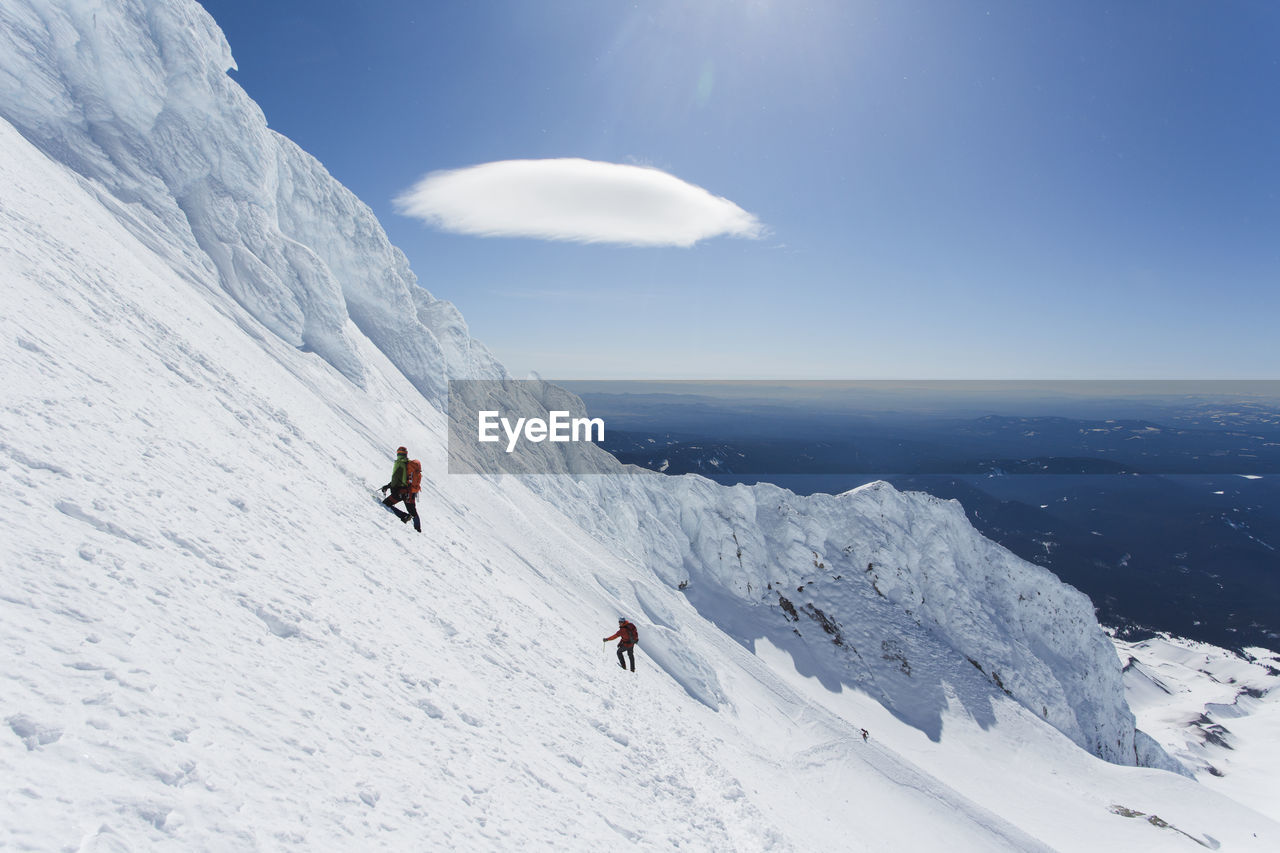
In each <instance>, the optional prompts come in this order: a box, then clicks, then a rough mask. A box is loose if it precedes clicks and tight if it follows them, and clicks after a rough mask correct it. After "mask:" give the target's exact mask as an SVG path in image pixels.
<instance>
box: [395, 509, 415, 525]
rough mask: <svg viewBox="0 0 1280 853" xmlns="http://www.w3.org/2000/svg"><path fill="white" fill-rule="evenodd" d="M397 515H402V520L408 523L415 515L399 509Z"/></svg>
mask: <svg viewBox="0 0 1280 853" xmlns="http://www.w3.org/2000/svg"><path fill="white" fill-rule="evenodd" d="M396 515H398V516H400V520H401V521H402V522H404V523H405V524H408V523H409V519H411V518H413V516H411V515H409V513H407V512H400V511H399V510H397V511H396Z"/></svg>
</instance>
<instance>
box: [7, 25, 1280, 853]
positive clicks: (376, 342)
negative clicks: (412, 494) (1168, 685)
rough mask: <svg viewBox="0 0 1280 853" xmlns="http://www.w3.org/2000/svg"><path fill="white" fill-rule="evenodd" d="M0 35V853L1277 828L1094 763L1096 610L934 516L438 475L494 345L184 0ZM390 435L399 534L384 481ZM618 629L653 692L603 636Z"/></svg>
mask: <svg viewBox="0 0 1280 853" xmlns="http://www.w3.org/2000/svg"><path fill="white" fill-rule="evenodd" d="M0 25H2V26H0V115H2V116H3V118H4V121H3V122H0V192H3V196H2V197H0V202H2V204H0V276H2V278H3V284H4V291H3V292H4V294H5V310H4V312H3V316H2V317H0V365H3V371H4V377H5V382H4V387H5V391H4V396H3V400H2V406H0V512H2V513H3V516H4V518H5V519H6V526H5V536H4V539H3V542H2V543H0V549H2V550H0V554H2V555H3V561H4V562H3V565H4V566H5V580H6V583H5V584H4V585H3V590H2V591H0V642H3V647H4V649H5V651H6V654H5V656H4V658H3V659H2V663H0V666H2V668H0V685H3V689H2V690H0V720H2V721H3V722H4V723H5V726H6V727H7V729H8V733H7V734H5V733H4V730H3V729H0V735H3V736H0V769H2V772H3V774H4V778H6V779H7V780H10V784H9V785H7V786H6V788H5V791H4V799H3V806H0V809H3V820H0V825H2V826H3V835H0V843H4V844H7V845H11V846H13V847H14V848H16V849H51V848H63V847H74V846H76V845H79V848H80V849H86V850H91V849H104V850H106V849H132V848H152V847H168V848H173V849H190V848H193V847H196V848H232V849H243V848H247V849H253V848H267V849H279V848H290V849H316V848H321V849H330V848H332V849H351V848H352V847H361V848H363V847H368V846H383V847H391V848H400V849H405V848H407V849H422V848H424V847H428V846H433V845H439V846H443V845H446V844H447V845H450V846H453V847H460V848H465V849H509V848H512V847H515V846H516V845H530V844H532V845H534V846H536V847H539V848H548V847H554V848H557V849H586V848H588V847H593V846H595V845H597V844H600V843H619V842H621V843H623V844H625V845H629V846H634V847H640V848H658V847H676V846H678V847H687V848H692V849H739V850H758V849H810V848H812V847H815V846H819V845H821V846H825V847H830V848H836V849H872V850H882V849H938V848H943V847H945V848H946V849H962V850H963V849H973V850H989V849H1038V848H1039V847H1041V846H1042V845H1043V846H1049V847H1054V848H1058V849H1098V847H1099V845H1104V846H1107V845H1110V846H1112V847H1113V849H1166V848H1165V847H1164V845H1168V844H1169V843H1170V840H1169V839H1170V838H1171V837H1175V833H1176V832H1182V833H1184V834H1185V835H1186V836H1191V837H1193V838H1194V839H1195V840H1197V841H1199V842H1200V843H1203V844H1206V845H1208V846H1211V847H1212V846H1215V845H1221V846H1224V847H1231V848H1233V849H1269V848H1272V847H1274V846H1275V844H1276V842H1277V840H1278V839H1280V836H1278V835H1277V826H1276V824H1275V823H1273V822H1272V821H1271V820H1270V819H1268V818H1264V817H1262V816H1261V815H1259V814H1258V813H1257V812H1254V811H1252V810H1251V809H1249V808H1246V807H1244V806H1241V805H1238V804H1237V803H1236V802H1235V801H1233V800H1231V799H1229V798H1227V797H1225V796H1222V795H1219V794H1215V793H1213V792H1209V791H1205V790H1204V789H1203V788H1202V787H1201V786H1198V785H1196V784H1195V783H1194V782H1192V781H1190V780H1188V779H1186V778H1183V777H1181V776H1179V775H1176V774H1173V773H1168V772H1164V771H1161V770H1151V769H1141V768H1135V767H1123V766H1118V765H1119V764H1134V763H1146V764H1155V765H1157V766H1158V765H1160V764H1162V763H1167V758H1166V757H1165V756H1164V755H1163V753H1161V752H1160V751H1159V749H1158V748H1155V747H1154V745H1153V744H1151V743H1149V742H1148V741H1146V740H1145V739H1144V738H1143V736H1141V734H1140V733H1137V732H1135V729H1134V725H1133V717H1132V715H1131V714H1130V712H1129V710H1128V707H1127V706H1126V704H1125V702H1124V698H1123V692H1122V684H1121V676H1120V666H1119V663H1118V661H1117V660H1116V657H1115V653H1114V649H1113V647H1112V646H1111V645H1110V644H1109V642H1108V641H1107V638H1106V637H1105V635H1103V634H1102V632H1101V631H1100V629H1099V628H1098V627H1097V625H1096V623H1095V622H1094V621H1093V618H1092V611H1091V608H1090V607H1089V605H1088V601H1087V599H1085V598H1084V597H1083V596H1081V595H1079V593H1076V592H1075V591H1074V590H1071V589H1070V588H1068V587H1066V586H1064V585H1062V584H1060V583H1058V582H1057V581H1056V580H1055V579H1053V578H1052V577H1051V576H1050V575H1048V574H1047V573H1045V572H1043V571H1042V570H1040V569H1038V568H1036V567H1033V566H1030V565H1028V564H1026V563H1022V562H1020V561H1018V560H1017V559H1016V558H1014V557H1012V555H1009V554H1008V553H1007V552H1004V551H1003V550H1001V549H999V548H997V547H996V546H994V545H993V544H991V543H989V542H987V541H986V540H983V539H981V537H979V536H978V535H977V534H976V533H975V532H974V531H973V530H972V528H971V527H970V526H969V525H968V524H967V522H965V520H964V517H963V513H962V512H960V511H959V508H958V507H957V506H955V505H954V504H947V503H944V502H939V501H935V500H933V499H931V498H929V497H927V496H923V495H910V494H900V493H897V492H895V491H893V490H892V489H891V488H889V487H887V486H885V485H883V484H879V485H876V486H873V487H868V488H865V489H862V490H859V491H857V492H854V493H850V494H847V495H842V496H838V497H830V496H816V497H813V498H798V497H796V496H794V495H791V494H789V493H786V492H783V491H782V490H778V489H773V488H770V487H767V486H761V487H755V488H751V489H748V488H745V487H739V488H735V489H723V488H720V487H717V486H714V485H713V484H711V483H708V482H707V481H704V480H700V479H698V478H694V477H685V478H664V477H660V476H657V475H640V474H634V473H632V474H623V473H622V472H621V471H620V470H618V468H617V466H616V465H615V464H614V463H612V461H611V460H610V459H608V458H607V457H603V455H601V456H600V457H599V458H596V459H589V460H588V461H587V462H586V463H585V464H586V465H587V466H588V467H589V468H591V469H592V470H594V471H596V472H597V473H596V474H594V475H592V476H582V477H572V476H564V475H562V476H544V477H529V478H511V477H501V478H500V477H458V476H446V475H445V474H444V473H443V472H444V470H445V459H444V450H443V446H444V437H445V433H446V427H445V424H444V418H443V415H442V414H441V411H440V406H441V404H442V395H443V389H444V385H445V379H446V377H457V376H470V377H501V376H502V375H503V374H502V369H501V367H500V366H499V365H497V364H496V363H495V362H494V361H493V359H492V358H491V357H490V356H489V355H488V354H487V352H486V351H485V350H484V348H483V347H482V346H480V345H478V344H476V343H475V342H474V341H472V340H471V339H470V338H469V336H468V335H467V333H466V328H465V325H464V324H463V323H462V321H461V318H460V317H459V316H458V315H457V312H456V311H455V310H453V309H452V307H451V306H449V305H448V304H447V303H443V302H439V301H436V300H434V299H432V298H431V297H430V296H429V295H427V294H426V292H425V291H423V290H421V288H417V287H416V284H415V283H414V280H413V277H412V274H411V273H410V272H409V271H408V269H407V266H406V265H405V263H404V259H403V257H402V256H401V255H400V254H399V253H398V252H397V251H396V250H394V249H393V248H392V247H390V245H389V244H388V243H387V241H386V238H385V235H383V233H382V231H381V229H380V227H378V225H377V223H376V221H375V220H374V218H373V217H372V215H371V214H370V213H369V211H368V210H367V208H365V207H364V206H363V205H362V204H360V203H359V202H358V200H356V199H354V197H352V196H351V195H350V193H348V192H347V191H346V190H344V189H343V188H342V187H341V186H340V185H338V184H337V183H336V182H334V181H332V179H330V178H329V177H328V176H327V175H326V174H325V173H324V171H323V169H322V167H320V165H319V164H317V163H315V162H314V160H312V159H311V158H309V157H308V156H307V155H305V154H304V153H303V152H301V151H299V150H298V149H297V148H296V147H295V146H293V145H292V144H291V143H289V142H288V141H287V140H284V139H282V138H281V137H279V136H278V135H276V134H273V133H271V132H270V131H269V130H267V129H266V125H265V121H264V120H263V118H262V116H261V114H260V112H259V111H258V110H257V108H256V106H254V105H253V104H252V102H251V101H249V100H248V99H247V97H245V96H244V94H243V92H241V91H240V90H239V89H238V87H236V86H235V85H234V83H232V82H231V81H230V80H229V79H228V78H227V77H226V75H225V70H226V69H227V68H228V67H229V66H230V53H229V51H228V49H227V46H226V44H225V42H224V41H223V39H222V36H221V34H220V33H219V32H218V31H217V29H216V26H214V25H213V23H212V21H210V20H209V19H208V17H207V16H206V15H205V14H204V12H203V11H202V10H201V9H200V8H199V7H198V6H196V5H195V4H194V3H185V2H168V3H160V2H142V0H134V1H133V2H123V0H122V2H96V0H67V2H61V3H35V2H30V3H29V2H13V3H9V4H6V6H5V7H4V8H3V9H0ZM555 393H557V392H554V391H553V390H551V389H548V390H547V391H546V394H548V395H554V394H555ZM400 443H405V444H407V445H408V446H409V447H410V448H411V450H412V451H413V453H414V455H415V456H419V457H421V458H422V459H423V461H424V465H425V468H426V470H427V471H428V474H429V476H428V478H427V485H426V491H425V492H424V495H423V497H422V499H421V500H420V504H419V506H420V512H421V513H422V515H423V518H424V523H425V528H426V531H427V532H426V533H425V534H424V535H422V536H418V535H416V534H414V533H413V532H412V531H410V530H408V529H407V528H404V527H402V526H400V525H399V524H398V523H397V522H396V521H395V519H394V518H393V517H392V516H390V515H388V514H386V513H385V512H384V511H383V510H382V509H380V508H379V507H378V506H377V505H376V504H375V503H374V502H373V501H372V500H370V498H371V497H372V495H373V489H374V488H375V487H376V486H377V485H378V484H380V483H381V482H383V481H384V480H385V477H386V470H387V464H388V462H389V459H390V453H389V450H390V448H394V447H395V446H396V445H397V444H400ZM580 463H581V460H576V461H570V460H556V459H551V460H548V467H549V468H551V469H555V468H556V466H557V465H559V466H560V468H564V467H567V466H569V465H570V464H574V465H577V464H580ZM682 581H688V582H689V584H688V587H687V590H686V591H684V592H682V591H680V590H679V589H678V588H677V587H678V584H679V583H680V582H682ZM619 611H625V612H626V613H628V614H629V615H631V616H632V617H633V618H636V619H637V620H638V621H639V623H640V626H641V632H642V643H641V649H642V654H641V656H640V657H641V663H640V667H641V671H640V672H639V673H638V674H637V676H636V677H635V678H632V676H631V675H630V674H623V673H620V672H619V671H618V670H617V668H616V666H615V665H614V664H613V663H612V662H611V660H610V656H609V655H608V654H606V653H604V650H603V649H598V648H596V640H597V638H598V637H601V636H604V635H605V634H607V633H612V631H613V623H614V620H615V619H616V616H617V614H618V612H619ZM863 727H867V728H869V729H871V732H872V737H871V738H870V740H868V741H866V742H864V741H863V739H862V738H861V736H860V733H859V730H860V729H861V728H863ZM1080 747H1084V748H1083V749H1081V748H1080ZM1095 756H1100V757H1101V758H1102V759H1107V761H1103V760H1100V758H1099V757H1095ZM1108 761H1110V762H1115V763H1107V762H1108ZM1010 767H1015V768H1017V772H1015V773H1011V772H1010ZM1117 808H1119V809H1120V811H1117ZM1139 811H1141V812H1142V813H1143V814H1144V815H1145V814H1151V813H1154V812H1157V811H1158V813H1159V814H1160V817H1161V818H1162V820H1163V821H1164V822H1167V823H1170V824H1173V825H1174V826H1176V827H1177V830H1173V829H1169V828H1167V827H1163V826H1159V825H1156V824H1154V823H1151V822H1148V821H1144V820H1135V819H1134V818H1133V817H1132V816H1131V814H1133V813H1136V812H1139ZM1180 840H1185V839H1180ZM1187 843H1190V841H1187Z"/></svg>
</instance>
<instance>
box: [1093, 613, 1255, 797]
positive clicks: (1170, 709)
mask: <svg viewBox="0 0 1280 853" xmlns="http://www.w3.org/2000/svg"><path fill="white" fill-rule="evenodd" d="M1116 648H1117V650H1118V651H1119V653H1120V658H1121V661H1122V662H1123V663H1124V665H1125V669H1124V680H1125V687H1126V693H1127V695H1128V696H1129V701H1130V704H1131V705H1132V706H1133V709H1134V713H1135V714H1137V716H1138V719H1139V720H1140V721H1141V722H1142V725H1143V727H1144V729H1146V731H1149V732H1150V733H1151V734H1152V736H1153V737H1155V738H1157V739H1158V740H1159V741H1160V743H1161V745H1162V746H1164V748H1165V749H1166V750H1168V752H1169V753H1170V754H1171V755H1175V756H1177V757H1178V758H1179V759H1180V760H1181V761H1182V762H1183V763H1184V764H1185V766H1187V767H1190V768H1192V769H1193V770H1194V771H1195V775H1196V779H1198V780H1199V781H1200V782H1201V783H1203V784H1204V786H1205V787H1206V788H1209V789H1211V790H1216V791H1221V792H1222V793H1224V794H1227V795H1228V796H1230V797H1232V798H1233V799H1235V800H1238V801H1239V802H1242V803H1245V804H1246V805H1248V806H1251V807H1252V808H1255V809H1257V810H1258V811H1260V812H1262V813H1263V814H1265V815H1267V816H1268V817H1271V818H1272V819H1275V820H1280V775H1277V773H1276V767H1277V766H1278V765H1280V690H1277V689H1276V688H1277V687H1280V655H1277V654H1276V653H1275V652H1272V651H1269V650H1267V649H1259V648H1251V649H1245V650H1244V651H1243V653H1235V652H1230V651H1227V650H1225V649H1219V648H1216V647H1214V646H1210V645H1206V644H1204V643H1198V642H1195V641H1193V640H1186V639H1181V638H1177V637H1169V636H1161V637H1156V638H1153V639H1150V640H1146V641H1144V642H1141V643H1128V642H1123V641H1120V640H1117V641H1116Z"/></svg>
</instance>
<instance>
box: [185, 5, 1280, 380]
mask: <svg viewBox="0 0 1280 853" xmlns="http://www.w3.org/2000/svg"><path fill="white" fill-rule="evenodd" d="M204 6H205V7H206V8H207V9H208V10H209V11H210V12H211V14H212V15H213V16H214V18H215V20H217V21H218V23H219V25H220V26H221V27H222V28H223V30H224V31H225V32H226V34H227V38H228V40H229V41H230V43H231V48H232V52H233V54H234V56H235V58H236V62H237V64H238V66H239V68H238V70H237V71H235V72H233V76H234V77H235V79H236V80H237V81H239V83H240V84H241V85H242V86H243V87H244V88H245V89H246V90H247V91H248V93H249V94H250V95H251V96H252V97H253V98H254V99H255V100H257V101H258V103H259V104H260V105H261V106H262V108H263V111H264V112H265V113H266V115H267V119H268V122H269V123H270V125H271V126H272V127H273V128H275V129H276V130H278V131H279V132H281V133H283V134H285V135H286V136H289V137H290V138H292V139H293V140H294V141H296V142H297V143H298V144H300V145H301V146H302V147H303V148H305V149H306V150H308V151H309V152H311V153H312V154H314V155H315V156H316V157H317V158H319V160H320V161H321V162H322V163H324V165H325V166H326V167H327V168H328V169H329V171H330V172H332V173H333V175H334V176H335V177H337V178H338V179H339V180H340V181H342V182H343V183H344V184H346V185H347V186H348V187H350V188H351V189H352V190H353V191H354V192H355V193H356V194H357V195H359V196H360V197H361V198H362V199H363V200H364V201H365V202H366V203H368V204H369V205H370V206H371V207H372V208H373V209H374V211H375V212H376V213H377V214H378V216H379V218H380V219H381V221H382V223H383V225H384V226H385V227H386V229H387V231H388V233H389V235H390V236H391V239H392V241H393V242H394V243H395V244H396V245H397V246H399V247H400V248H401V249H403V250H404V252H405V253H406V255H408V257H409V260H410V263H411V264H412V266H413V269H414V271H415V272H416V273H417V275H418V277H419V280H420V282H421V283H422V285H423V286H424V287H426V288H427V289H428V290H430V291H431V292H432V293H433V294H434V295H436V296H438V297H441V298H445V299H449V300H451V301H453V302H454V303H456V304H457V305H458V306H459V308H460V309H461V310H462V312H463V314H464V316H465V317H466V318H467V320H468V323H469V324H470V326H471V331H472V333H473V334H474V335H475V336H476V337H478V338H479V339H481V340H482V341H484V342H485V343H486V344H488V345H489V346H490V347H491V348H493V350H494V351H495V352H496V353H497V354H498V355H499V357H500V358H501V359H502V360H503V361H504V362H505V363H506V364H507V365H508V367H509V368H510V369H511V370H512V371H513V372H514V373H516V374H517V375H519V374H521V373H523V372H525V371H528V370H537V371H538V372H539V373H541V374H542V375H544V376H547V377H550V378H779V377H787V378H804V379H818V378H894V379H902V378H917V379H923V378H1001V379H1003V378H1093V379H1097V378H1103V379H1111V378H1277V377H1280V344H1277V343H1276V341H1275V338H1276V335H1275V328H1274V327H1275V325H1276V318H1277V317H1280V295H1278V294H1277V290H1280V52H1277V51H1276V50H1275V45H1276V43H1277V39H1278V38H1280V4H1275V3H1272V2H1269V0H1253V2H1249V0H1236V2H1224V3H1213V4H1209V3H1203V2H1192V0H1146V2H1143V0H1135V2H1125V3H1101V2H1084V3H1065V2H1063V3H1057V4H1048V3H1025V2H1012V1H1010V2H992V3H968V2H957V3H940V2H912V0H894V2H889V0H886V1H885V2H856V0H831V2H806V0H732V2H731V0H704V1H703V2H698V0H679V2H663V0H655V2H632V3H620V2H612V0H573V2H568V0H561V1H559V2H558V1H557V0H547V2H474V3H452V2H439V3H423V2H408V0H370V2H365V3H360V4H354V3H349V2H333V0H307V2H295V0H273V2H270V3H261V2H238V1H235V2H233V0H206V2H204ZM542 158H584V159H587V160H594V161H603V162H608V163H618V164H629V165H641V166H650V167H655V168H657V169H661V170H663V171H665V172H667V173H669V174H670V175H673V176H675V177H676V178H679V179H680V180H681V181H684V182H687V183H688V184H691V185H694V186H695V187H701V188H703V189H705V190H706V191H707V192H709V193H711V194H712V195H714V196H719V197H722V198H724V199H727V200H728V201H730V202H732V203H733V204H734V205H736V206H738V207H739V208H741V209H742V211H745V212H746V213H748V214H750V215H751V216H753V217H754V218H755V220H756V221H757V222H758V223H759V224H761V225H762V228H761V229H760V230H759V233H758V234H757V236H754V237H733V236H722V237H714V238H710V239H706V240H703V241H701V242H698V243H697V244H696V245H693V246H690V247H653V246H625V245H609V244H582V243H575V242H558V241H547V240H542V239H534V238H529V237H483V236H473V235H465V234H458V233H452V232H450V231H446V230H443V229H441V228H435V227H431V226H429V225H426V224H424V223H423V222H422V221H420V220H418V219H415V218H412V217H409V216H406V215H403V214H402V213H401V212H399V209H398V208H397V206H396V205H395V204H394V203H393V200H394V199H395V198H397V197H398V196H401V195H402V194H404V193H405V192H406V191H407V190H409V189H410V188H411V187H412V186H413V185H414V184H415V183H416V182H417V181H418V180H419V179H421V178H422V177H423V176H424V175H426V174H427V173H432V172H438V171H441V170H457V169H462V168H464V167H469V166H474V165H477V164H485V163H494V162H498V161H507V160H524V159H542Z"/></svg>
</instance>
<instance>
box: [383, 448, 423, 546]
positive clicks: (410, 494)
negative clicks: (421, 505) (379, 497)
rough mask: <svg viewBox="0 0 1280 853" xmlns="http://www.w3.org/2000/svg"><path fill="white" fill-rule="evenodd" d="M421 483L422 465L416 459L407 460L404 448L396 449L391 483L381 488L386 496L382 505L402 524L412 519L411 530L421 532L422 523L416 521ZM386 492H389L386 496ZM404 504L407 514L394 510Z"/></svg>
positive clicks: (407, 454)
mask: <svg viewBox="0 0 1280 853" xmlns="http://www.w3.org/2000/svg"><path fill="white" fill-rule="evenodd" d="M421 483H422V465H421V463H419V462H418V460H416V459H412V460H411V459H410V458H409V451H408V450H407V449H406V448H404V447H398V448H396V461H395V465H393V466H392V468H391V482H390V483H387V484H386V485H385V486H383V487H382V494H384V495H386V497H385V498H384V499H383V501H382V503H383V505H384V506H386V508H387V509H389V510H391V511H392V512H394V513H395V514H396V515H397V516H399V518H400V520H401V521H403V522H406V523H407V522H408V521H409V519H411V518H412V519H413V529H414V530H416V531H418V532H419V533H421V532H422V522H421V521H420V520H419V519H418V503H417V496H418V490H419V489H420V488H421ZM387 490H390V491H391V494H390V495H387ZM401 501H403V502H404V508H405V509H407V510H408V512H402V511H401V510H398V509H396V507H395V505H396V504H397V503H400V502H401Z"/></svg>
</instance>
